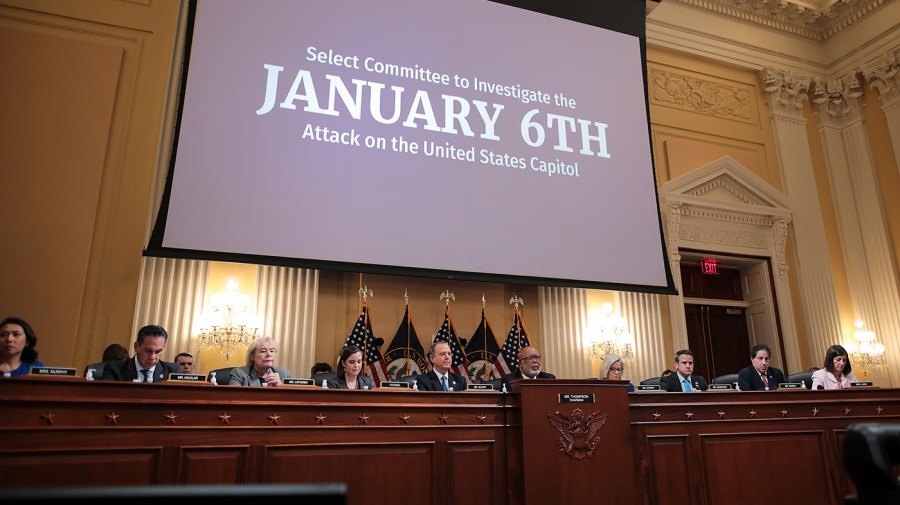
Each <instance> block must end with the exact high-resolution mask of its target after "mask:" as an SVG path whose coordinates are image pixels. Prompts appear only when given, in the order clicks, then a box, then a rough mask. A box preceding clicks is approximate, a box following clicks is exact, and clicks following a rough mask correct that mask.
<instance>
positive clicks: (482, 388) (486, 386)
mask: <svg viewBox="0 0 900 505" xmlns="http://www.w3.org/2000/svg"><path fill="white" fill-rule="evenodd" d="M466 389H474V390H476V391H493V390H494V386H493V385H491V384H468V385H466Z"/></svg>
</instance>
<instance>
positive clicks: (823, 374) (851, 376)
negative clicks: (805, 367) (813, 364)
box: [812, 368, 859, 391]
mask: <svg viewBox="0 0 900 505" xmlns="http://www.w3.org/2000/svg"><path fill="white" fill-rule="evenodd" d="M851 382H859V379H857V378H856V374H855V373H853V372H850V373H847V374H843V375H841V383H840V385H838V381H837V379H835V378H834V374H833V373H831V372H829V371H828V370H825V369H824V368H820V369H819V370H816V371H815V372H813V374H812V389H813V391H815V390H817V389H819V386H822V388H821V389H845V388H848V387H850V383H851ZM839 386H840V387H839Z"/></svg>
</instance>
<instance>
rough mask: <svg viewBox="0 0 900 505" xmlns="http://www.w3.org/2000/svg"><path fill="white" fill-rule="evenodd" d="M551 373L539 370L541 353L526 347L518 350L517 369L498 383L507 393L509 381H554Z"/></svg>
mask: <svg viewBox="0 0 900 505" xmlns="http://www.w3.org/2000/svg"><path fill="white" fill-rule="evenodd" d="M555 378H556V376H555V375H553V374H552V373H547V372H544V371H542V370H541V353H539V352H538V350H537V349H535V348H534V347H532V346H530V345H528V346H525V347H523V348H521V349H519V368H517V369H516V371H515V372H513V373H508V374H506V375H504V376H503V379H501V381H500V383H501V385H502V387H505V388H506V391H509V390H510V389H509V383H510V381H513V380H516V379H555Z"/></svg>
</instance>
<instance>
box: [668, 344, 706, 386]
mask: <svg viewBox="0 0 900 505" xmlns="http://www.w3.org/2000/svg"><path fill="white" fill-rule="evenodd" d="M693 373H694V353H693V352H691V350H690V349H682V350H680V351H678V352H676V353H675V373H673V374H671V375H667V376H665V377H663V378H661V379H660V380H659V387H660V388H661V389H663V390H665V391H669V392H671V393H678V392H685V393H690V392H693V391H704V390H705V389H707V388H708V387H709V385H708V384H707V383H706V379H704V378H703V377H701V376H699V375H693Z"/></svg>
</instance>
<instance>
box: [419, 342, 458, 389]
mask: <svg viewBox="0 0 900 505" xmlns="http://www.w3.org/2000/svg"><path fill="white" fill-rule="evenodd" d="M428 361H430V362H431V366H432V369H431V371H430V372H428V373H424V374H422V375H420V376H418V377H417V379H416V387H417V388H418V390H419V391H464V390H465V389H466V379H465V377H463V376H461V375H458V374H455V373H453V372H451V371H450V366H451V365H452V364H453V353H452V352H451V351H450V344H448V343H447V342H445V341H443V340H437V341H435V342H432V344H431V348H430V349H428Z"/></svg>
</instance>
